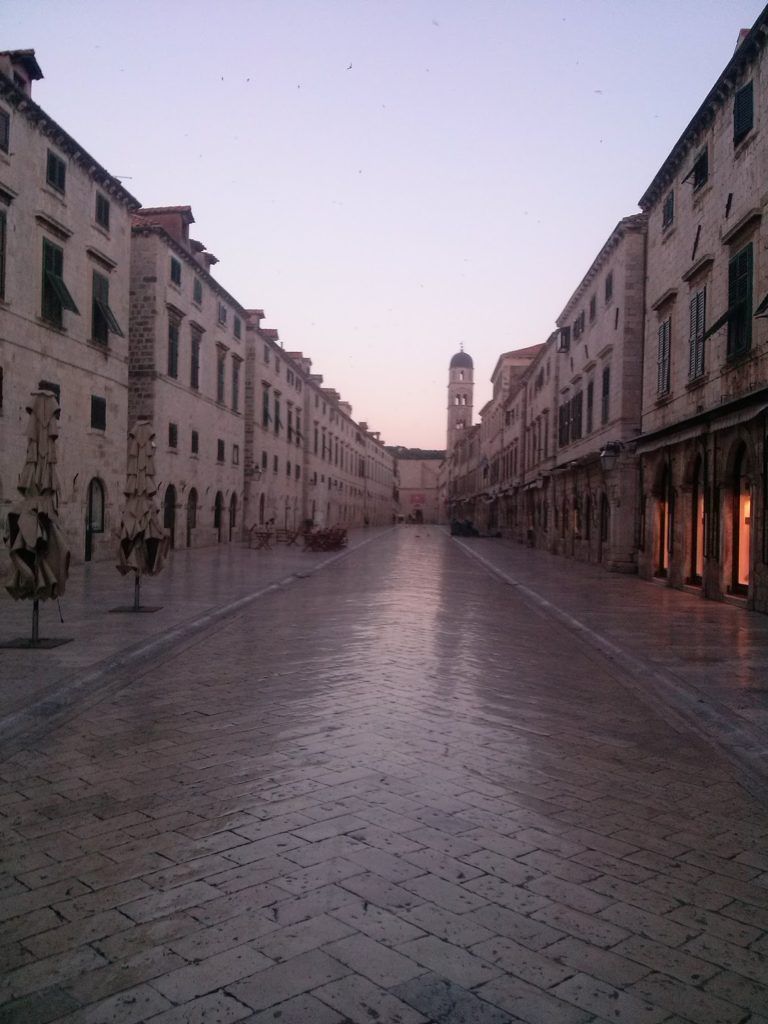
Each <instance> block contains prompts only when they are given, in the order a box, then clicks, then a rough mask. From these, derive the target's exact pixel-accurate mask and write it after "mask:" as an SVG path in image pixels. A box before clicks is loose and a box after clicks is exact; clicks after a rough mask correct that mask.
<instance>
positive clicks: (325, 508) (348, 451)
mask: <svg viewBox="0 0 768 1024" xmlns="http://www.w3.org/2000/svg"><path fill="white" fill-rule="evenodd" d="M263 318H264V312H263V310H259V309H256V310H250V311H249V312H248V317H247V331H246V337H247V342H246V384H245V387H246V445H245V502H246V525H248V526H254V525H265V524H267V523H270V522H274V525H275V526H276V527H278V528H281V529H296V528H299V527H301V526H302V525H304V524H305V523H308V522H311V523H312V524H313V525H315V526H319V527H323V526H346V527H353V526H363V525H364V524H366V523H368V524H371V525H382V524H384V523H389V522H391V520H392V515H393V511H394V498H393V494H394V460H393V458H392V456H391V455H390V454H389V453H388V452H387V451H386V448H385V446H384V444H383V442H382V441H381V439H380V437H379V435H378V434H377V433H376V432H374V431H371V430H369V429H368V426H367V424H366V423H362V422H361V423H357V422H355V420H353V418H352V407H351V405H350V404H349V403H348V402H345V401H343V400H342V398H341V395H340V394H339V393H338V392H337V391H335V390H334V389H333V388H329V387H325V386H324V383H323V377H322V375H320V374H318V373H313V372H312V361H311V359H309V358H308V357H307V356H305V355H304V354H303V353H302V352H295V351H290V352H287V351H285V350H284V349H283V348H281V346H280V345H279V336H278V333H277V331H276V330H274V329H271V328H265V327H263V326H262V323H261V321H262V319H263Z"/></svg>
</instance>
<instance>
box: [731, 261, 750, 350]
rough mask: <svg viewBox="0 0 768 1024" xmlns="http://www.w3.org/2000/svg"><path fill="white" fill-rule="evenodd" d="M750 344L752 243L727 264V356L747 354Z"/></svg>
mask: <svg viewBox="0 0 768 1024" xmlns="http://www.w3.org/2000/svg"><path fill="white" fill-rule="evenodd" d="M751 344H752V243H751V242H750V243H749V245H747V246H745V247H744V248H743V249H742V250H741V252H738V253H737V254H736V255H735V256H734V257H733V259H732V260H731V261H730V263H729V264H728V355H729V356H735V355H740V354H741V353H742V352H748V351H749V348H750V346H751Z"/></svg>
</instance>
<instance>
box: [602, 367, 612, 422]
mask: <svg viewBox="0 0 768 1024" xmlns="http://www.w3.org/2000/svg"><path fill="white" fill-rule="evenodd" d="M610 410H611V368H610V366H606V367H604V368H603V394H602V409H601V414H602V422H603V423H607V422H608V415H609V413H610Z"/></svg>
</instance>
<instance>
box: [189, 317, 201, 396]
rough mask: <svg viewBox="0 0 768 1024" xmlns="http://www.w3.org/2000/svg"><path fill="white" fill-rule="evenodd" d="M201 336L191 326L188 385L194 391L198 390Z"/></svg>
mask: <svg viewBox="0 0 768 1024" xmlns="http://www.w3.org/2000/svg"><path fill="white" fill-rule="evenodd" d="M202 338H203V335H202V333H201V332H200V331H199V330H198V329H197V328H196V327H193V328H192V338H191V342H190V365H189V386H190V387H191V388H193V389H194V390H195V391H199V390H200V343H201V341H202Z"/></svg>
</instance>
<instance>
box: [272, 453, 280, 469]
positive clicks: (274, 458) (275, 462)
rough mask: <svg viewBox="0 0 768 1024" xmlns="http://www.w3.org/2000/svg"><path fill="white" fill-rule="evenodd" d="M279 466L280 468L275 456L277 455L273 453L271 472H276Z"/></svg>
mask: <svg viewBox="0 0 768 1024" xmlns="http://www.w3.org/2000/svg"><path fill="white" fill-rule="evenodd" d="M279 468H280V463H279V462H278V458H277V456H276V455H275V456H273V458H272V472H273V473H276V472H277V471H278V469H279Z"/></svg>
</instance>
